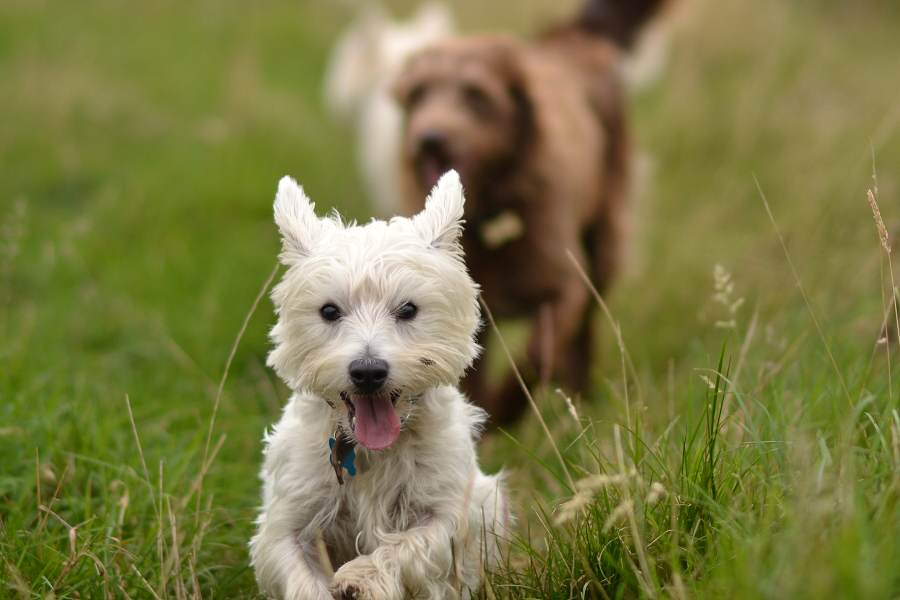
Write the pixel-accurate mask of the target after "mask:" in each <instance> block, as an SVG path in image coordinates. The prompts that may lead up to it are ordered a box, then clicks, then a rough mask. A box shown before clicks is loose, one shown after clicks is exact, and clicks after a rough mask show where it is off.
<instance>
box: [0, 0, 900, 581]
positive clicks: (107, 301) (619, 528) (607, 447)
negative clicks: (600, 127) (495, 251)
mask: <svg viewBox="0 0 900 600" xmlns="http://www.w3.org/2000/svg"><path fill="white" fill-rule="evenodd" d="M481 4H483V3H479V2H476V1H475V0H466V1H465V2H460V3H458V5H457V10H458V11H459V12H460V15H461V20H462V22H463V24H464V25H465V27H466V28H467V29H476V28H492V27H494V28H495V27H505V28H511V29H514V30H520V31H530V30H533V29H535V28H537V27H539V26H540V25H541V24H542V23H546V22H547V20H548V19H550V18H551V17H552V16H553V15H559V14H565V12H566V10H568V9H569V7H571V6H572V2H566V3H562V4H561V5H558V6H557V4H559V3H552V6H551V3H550V2H544V1H542V0H528V2H525V3H514V2H503V3H491V4H490V8H484V7H481V8H479V6H480V5H481ZM410 5H411V3H410V2H407V3H405V5H404V6H406V7H408V6H410ZM512 6H515V7H516V9H515V10H508V9H509V7H512ZM348 14H349V10H348V9H347V7H346V6H345V5H343V4H339V3H332V2H325V1H324V0H315V1H307V2H302V3H301V2H296V1H295V2H266V3H252V4H251V3H238V2H233V1H229V2H212V1H211V0H201V1H199V2H194V3H179V2H174V1H169V0H166V1H163V2H158V3H146V4H135V3H130V4H128V5H126V4H124V3H118V2H112V1H110V0H85V1H83V2H77V3H74V2H71V3H65V2H47V1H43V0H7V1H6V2H4V3H2V4H0V73H2V76H0V114H2V115H3V116H2V118H0V165H2V176H0V465H2V466H0V597H2V598H6V597H10V598H106V597H109V598H119V597H131V598H154V597H156V598H174V599H180V598H186V597H195V596H196V597H200V596H202V597H204V598H254V597H256V591H255V586H254V582H253V576H252V572H251V571H250V569H249V567H248V564H247V563H248V558H247V550H246V542H247V540H248V539H249V536H250V534H251V530H252V519H253V517H254V512H255V507H256V505H257V502H258V487H259V486H258V482H257V479H256V473H257V471H258V467H259V463H260V460H261V455H260V449H261V443H260V439H261V435H262V432H263V429H264V428H265V427H266V426H267V425H268V424H269V423H271V422H273V421H274V420H275V419H276V418H277V416H278V414H279V410H280V406H281V405H282V403H283V402H284V401H285V399H286V397H287V391H286V389H285V388H284V387H283V386H282V385H281V383H280V382H279V381H277V379H276V378H275V376H274V375H273V374H272V373H271V372H270V371H269V370H268V369H267V368H266V367H265V356H266V352H267V348H268V343H267V340H266V331H267V328H268V327H269V326H270V325H271V323H272V321H273V316H272V310H271V304H270V303H269V302H268V300H265V299H264V300H262V301H261V302H260V304H259V306H258V307H257V309H256V310H255V311H253V312H252V315H251V317H250V318H249V321H248V322H247V327H246V332H245V333H244V335H243V336H242V338H241V339H240V343H239V345H238V346H237V349H236V353H235V354H234V357H233V361H232V362H231V366H230V372H229V374H228V378H227V381H226V383H225V385H224V389H223V392H222V393H221V395H220V394H219V393H218V391H217V390H218V387H219V385H220V381H221V379H222V376H223V372H224V370H225V365H226V362H228V359H229V355H230V352H231V349H232V346H233V344H234V342H235V340H236V338H237V337H238V334H239V332H240V331H241V329H242V325H243V323H244V319H245V316H246V315H248V313H249V311H250V310H251V307H252V306H253V304H254V299H255V298H256V297H257V295H258V294H259V292H260V289H261V288H262V286H263V284H264V282H265V280H266V278H267V277H268V274H269V273H270V272H271V271H272V268H273V267H274V265H275V255H276V252H277V241H276V232H275V228H274V226H273V225H272V222H271V199H272V195H273V193H274V189H275V184H276V182H277V180H278V178H279V177H280V176H281V175H283V174H285V173H291V174H293V175H294V176H296V177H297V178H298V179H299V180H300V181H302V182H303V183H304V185H305V186H306V188H307V190H308V191H309V193H310V194H311V196H312V197H313V198H314V199H315V200H316V201H317V202H318V203H319V205H320V206H330V205H334V206H337V207H339V208H340V209H342V210H343V211H345V212H346V213H347V214H349V215H351V216H355V217H365V216H366V214H367V208H366V206H367V203H366V201H365V199H364V194H363V190H362V188H361V185H360V183H359V180H358V177H357V174H356V169H355V163H354V161H353V149H352V135H351V132H350V131H347V130H344V129H341V128H340V127H338V126H337V125H335V124H333V123H332V122H331V121H330V120H329V119H328V118H327V117H326V115H325V111H324V109H323V107H322V106H321V102H320V95H321V94H320V90H319V84H320V80H321V75H322V69H323V66H324V60H325V57H326V55H327V50H328V48H329V45H330V43H331V42H332V41H333V39H334V36H335V34H336V33H337V31H339V30H340V28H341V27H342V25H343V24H344V23H345V20H346V18H347V16H348ZM898 31H900V8H898V7H897V5H896V3H895V2H892V1H891V0H881V1H878V0H857V1H854V2H852V3H851V2H841V1H838V0H815V1H814V0H797V1H794V2H785V1H783V0H759V1H757V2H751V1H750V0H741V1H739V0H732V1H729V2H714V1H713V0H696V2H694V3H693V4H692V5H691V6H690V7H688V10H687V11H686V14H685V15H684V21H683V24H682V26H681V27H680V28H679V31H678V33H677V35H676V39H675V41H674V44H673V48H672V52H671V57H670V59H671V60H670V64H669V66H668V68H667V70H666V74H665V76H664V77H663V79H662V80H661V81H660V82H659V83H658V84H657V85H655V86H654V87H653V88H652V89H650V90H648V91H646V92H644V93H642V94H640V95H639V96H637V97H635V98H634V110H633V121H634V126H635V131H636V135H637V138H638V140H639V143H640V146H641V148H642V149H643V151H645V152H646V153H647V154H649V155H650V156H651V157H652V165H653V169H652V171H653V176H652V179H651V180H650V182H649V183H648V184H647V185H646V186H645V190H644V193H643V194H642V197H641V199H640V204H639V206H638V210H637V214H638V218H637V225H638V227H637V235H636V237H635V241H634V252H633V256H634V259H633V260H632V263H631V265H630V268H629V272H628V275H627V276H626V277H625V278H624V279H623V280H622V281H621V282H620V284H619V285H618V286H617V287H616V289H615V290H614V291H613V292H612V294H611V296H610V297H609V298H608V301H609V308H610V312H611V315H612V318H611V320H610V319H607V318H603V317H600V318H598V328H599V329H600V330H601V331H602V338H603V341H602V343H603V350H602V353H601V355H602V356H601V359H600V360H599V362H598V363H597V365H596V366H595V381H596V389H595V391H594V393H593V394H591V397H589V398H582V399H575V400H574V401H573V405H572V410H570V409H569V407H568V406H567V404H566V402H565V400H564V398H563V397H562V396H561V395H560V394H558V393H556V392H555V391H554V390H553V389H547V390H536V394H535V397H536V401H537V404H538V406H539V407H540V409H541V412H542V413H543V415H544V418H545V419H546V423H547V429H548V431H549V434H550V435H547V433H546V432H545V430H544V428H542V427H541V426H540V424H539V422H538V420H537V418H536V417H535V416H534V415H530V416H529V418H527V419H525V420H524V421H523V422H522V423H521V424H520V425H519V426H518V427H516V428H515V429H513V430H511V431H509V432H507V433H506V434H502V433H498V434H494V435H492V436H491V437H490V438H488V439H486V440H485V441H484V442H483V444H482V446H481V455H482V461H483V463H484V464H485V466H486V467H487V468H489V469H497V468H500V467H501V466H505V467H506V468H507V469H508V470H509V473H510V478H509V480H510V485H511V487H512V490H513V494H514V499H515V506H516V507H517V511H518V513H519V516H520V522H519V527H518V532H517V535H518V537H517V538H516V540H515V541H514V543H513V544H512V546H511V548H510V551H509V556H508V559H507V560H506V564H505V565H504V567H503V568H502V569H500V570H499V572H497V573H494V574H492V575H491V577H490V578H489V583H488V585H487V586H486V589H485V591H484V594H485V595H486V596H488V597H499V598H506V597H509V598H543V597H548V598H568V597H602V598H621V597H625V598H629V597H643V596H647V597H675V598H683V597H697V598H709V597H724V598H759V597H766V598H826V597H830V598H837V597H842V598H897V597H900V408H898V407H900V384H898V380H900V370H898V369H897V364H898V363H900V351H898V347H897V344H896V340H897V338H898V337H900V324H898V322H897V319H896V314H894V313H892V312H890V310H889V309H890V297H891V292H892V287H893V285H892V283H891V276H892V271H894V273H893V276H894V277H896V278H897V279H898V280H900V264H897V261H896V257H894V259H895V260H894V264H893V269H892V268H891V262H890V259H891V256H890V255H889V254H888V253H887V252H886V251H885V249H884V248H882V246H881V245H880V244H879V234H878V230H877V228H876V225H875V223H874V221H873V215H872V211H871V210H870V207H869V204H868V203H867V198H866V192H867V190H868V189H870V188H872V189H873V190H874V189H875V183H876V182H875V181H873V172H874V173H875V174H876V175H877V200H878V202H879V204H880V207H881V212H882V215H883V219H884V221H885V222H886V228H887V230H888V232H889V235H891V239H893V234H894V233H896V232H898V231H900V228H898V225H900V202H898V199H900V78H898V76H897V75H898V65H897V57H898V56H900V36H898V35H897V32H898ZM764 198H765V199H766V200H767V202H768V207H770V209H771V214H769V212H768V211H767V205H766V201H765V200H764ZM610 321H613V322H614V323H615V326H613V325H612V324H611V322H610ZM883 325H885V326H883ZM616 332H620V333H621V335H620V336H617V335H616ZM891 365H894V368H893V371H892V369H891ZM217 398H218V399H219V402H218V411H217V412H214V406H215V405H216V404H217ZM573 411H574V412H576V413H577V414H572V413H573ZM132 414H133V418H132ZM214 414H215V419H213V415H214ZM576 416H577V418H576ZM557 451H558V453H559V454H557Z"/></svg>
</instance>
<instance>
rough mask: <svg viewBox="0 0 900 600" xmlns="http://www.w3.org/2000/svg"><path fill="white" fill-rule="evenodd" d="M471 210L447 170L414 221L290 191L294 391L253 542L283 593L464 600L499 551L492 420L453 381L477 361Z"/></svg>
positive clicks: (292, 187) (263, 568) (282, 291)
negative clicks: (465, 223)
mask: <svg viewBox="0 0 900 600" xmlns="http://www.w3.org/2000/svg"><path fill="white" fill-rule="evenodd" d="M463 202H464V200H463V191H462V186H461V184H460V180H459V177H458V176H457V174H456V173H455V172H449V173H447V174H446V175H444V176H443V177H442V178H441V179H440V181H439V182H438V184H437V185H436V186H435V188H434V190H433V191H432V192H431V195H430V196H429V198H428V200H427V202H426V204H425V208H424V210H423V211H422V212H421V213H419V214H418V215H416V216H414V217H412V218H408V219H407V218H402V217H395V218H393V219H391V220H390V221H388V222H385V221H372V222H371V223H369V224H367V225H355V224H349V225H346V224H344V223H342V221H341V220H340V217H339V216H337V215H334V216H332V217H330V218H325V219H319V218H318V217H316V214H315V212H314V210H313V209H314V205H313V204H312V203H311V202H310V201H309V200H308V199H307V197H306V196H305V195H304V193H303V190H302V189H301V188H300V187H299V186H298V185H297V184H296V182H294V181H293V180H292V179H290V178H288V177H285V178H284V179H282V180H281V182H280V183H279V186H278V193H277V196H276V198H275V222H276V223H277V225H278V228H279V230H280V232H281V237H282V242H283V249H282V252H281V255H280V258H281V261H282V262H283V263H284V264H285V265H286V266H287V267H288V268H287V272H286V273H285V275H284V278H283V280H282V281H281V283H279V284H278V286H276V288H275V290H274V291H273V293H272V298H273V301H274V304H275V308H276V313H277V315H278V322H277V324H276V325H275V327H274V328H273V329H272V334H271V337H272V340H273V342H274V349H273V350H272V352H271V354H270V355H269V361H268V362H269V365H271V366H272V367H273V368H274V369H275V371H276V372H277V373H278V375H279V376H281V378H282V379H284V381H285V382H286V383H287V385H288V386H289V387H290V388H291V390H293V396H292V397H291V399H290V401H289V402H288V404H287V406H286V407H285V409H284V415H283V416H282V418H281V421H280V422H279V423H278V424H277V425H276V426H275V427H274V428H273V429H272V431H271V432H270V433H269V434H267V435H266V438H265V444H266V449H265V464H264V466H263V470H262V480H263V484H264V485H263V507H262V512H261V514H260V516H259V519H258V521H257V524H258V530H257V533H256V535H255V536H254V537H253V539H252V541H251V542H250V554H251V560H252V563H253V568H254V569H255V571H256V578H257V580H258V581H259V585H260V587H261V588H262V590H263V592H264V593H266V594H268V595H269V596H270V597H273V598H281V599H297V600H300V599H302V600H306V599H313V600H314V599H326V598H334V597H337V598H358V599H377V600H387V599H401V598H410V597H412V598H435V599H436V598H459V597H462V598H467V597H470V596H471V595H472V594H473V593H474V592H475V591H476V590H477V589H478V588H479V586H480V583H481V581H480V580H481V575H482V573H483V572H484V569H485V568H490V566H491V565H492V564H494V563H495V561H496V559H497V557H498V553H499V546H498V544H499V540H500V538H501V537H502V535H503V533H504V532H505V530H506V527H507V524H508V519H509V513H508V508H507V500H506V496H505V493H504V491H503V488H502V482H501V479H500V476H497V475H494V476H488V475H485V474H484V473H482V472H481V470H480V469H479V467H478V460H477V457H476V453H475V440H476V438H477V437H478V435H479V433H480V430H481V426H482V423H483V422H484V420H485V413H484V412H483V411H482V410H481V409H479V408H477V407H475V406H473V405H472V404H470V403H469V402H468V401H467V400H466V398H465V397H464V396H463V395H462V394H461V393H460V392H459V391H458V389H457V388H456V385H457V383H458V381H459V379H460V377H461V376H462V374H463V372H464V371H465V370H466V369H467V368H468V367H469V366H470V365H471V364H472V361H473V360H474V359H475V357H476V355H477V354H478V351H479V348H478V346H477V344H476V342H475V333H476V330H477V329H478V326H479V308H478V301H477V295H478V287H477V285H476V284H475V283H474V282H473V281H472V279H471V278H470V277H469V274H468V272H467V271H466V267H465V264H464V262H463V256H462V250H461V248H460V245H459V237H460V233H461V231H462V215H463ZM332 573H333V575H332Z"/></svg>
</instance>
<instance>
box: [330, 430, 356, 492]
mask: <svg viewBox="0 0 900 600" xmlns="http://www.w3.org/2000/svg"><path fill="white" fill-rule="evenodd" d="M328 448H329V449H330V450H331V457H330V462H331V466H332V467H334V474H335V475H337V480H338V483H339V484H341V485H343V484H344V477H343V473H342V470H344V469H346V470H347V473H349V474H350V476H351V477H353V476H354V475H356V464H355V461H356V448H355V447H354V446H353V444H352V443H351V442H350V440H349V439H348V438H346V437H345V436H341V439H340V442H338V440H337V439H335V438H333V437H332V438H328Z"/></svg>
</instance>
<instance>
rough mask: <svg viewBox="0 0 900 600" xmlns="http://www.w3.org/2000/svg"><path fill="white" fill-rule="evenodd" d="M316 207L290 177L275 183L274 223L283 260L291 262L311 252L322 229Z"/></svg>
mask: <svg viewBox="0 0 900 600" xmlns="http://www.w3.org/2000/svg"><path fill="white" fill-rule="evenodd" d="M315 206H316V205H315V204H313V203H312V202H310V200H309V198H307V196H306V194H304V193H303V188H301V187H300V186H299V185H297V182H296V181H294V180H293V179H292V178H290V177H288V176H287V175H285V176H284V177H282V178H281V181H279V182H278V193H277V194H275V207H274V208H275V223H276V224H277V225H278V230H279V231H280V232H281V242H282V250H283V252H282V261H283V262H285V263H287V262H292V261H293V260H296V259H297V258H300V257H303V256H307V255H308V254H309V253H310V252H311V250H312V247H313V245H314V244H315V242H316V238H317V237H318V235H319V233H320V232H321V230H322V223H321V222H320V221H319V218H318V217H317V216H316V212H315Z"/></svg>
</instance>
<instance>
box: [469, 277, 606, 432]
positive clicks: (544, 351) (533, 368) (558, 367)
mask: <svg viewBox="0 0 900 600" xmlns="http://www.w3.org/2000/svg"><path fill="white" fill-rule="evenodd" d="M588 308H589V303H588V293H587V290H586V289H585V287H584V285H583V284H582V283H581V280H580V279H579V278H578V277H577V275H576V274H574V273H573V276H572V277H569V278H568V283H567V285H566V287H565V288H563V290H562V291H561V292H560V294H559V295H558V296H557V297H556V298H554V299H553V300H552V301H550V302H547V303H545V304H543V305H542V306H541V308H540V309H539V310H538V311H537V315H536V316H535V318H534V319H533V321H532V329H531V337H530V338H529V341H528V362H529V364H526V365H521V366H520V369H519V371H520V373H521V374H522V378H523V379H524V380H525V384H526V385H527V386H529V387H531V386H532V385H533V384H534V383H536V382H537V381H538V379H539V377H538V375H539V374H540V373H541V372H542V370H543V369H542V367H543V363H544V362H545V361H546V357H547V355H548V354H550V356H551V357H552V361H553V368H552V375H553V376H554V377H555V378H561V380H562V383H563V384H564V385H566V386H567V388H569V387H570V386H571V387H572V389H571V390H570V389H567V391H578V392H582V391H584V389H585V387H586V385H587V378H588V374H589V372H590V356H591V348H590V346H591V344H592V336H591V332H590V323H589V321H588V312H589V311H588ZM542 315H543V318H542ZM548 337H549V338H550V339H548ZM492 396H493V397H492V398H490V399H486V400H487V401H486V404H488V405H489V406H490V407H488V406H485V405H484V404H483V405H482V406H485V408H486V409H487V410H488V412H490V414H491V423H492V424H493V425H505V424H508V423H511V422H513V421H514V420H515V419H516V418H518V417H519V415H520V414H521V413H522V411H523V410H524V409H525V408H526V407H527V405H528V398H527V397H526V396H525V392H524V391H523V390H522V386H521V384H520V383H519V381H518V379H517V378H516V376H515V373H510V374H509V375H508V376H507V377H506V379H505V380H504V382H503V384H502V385H501V386H500V389H499V390H497V392H496V393H495V394H493V395H492Z"/></svg>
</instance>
